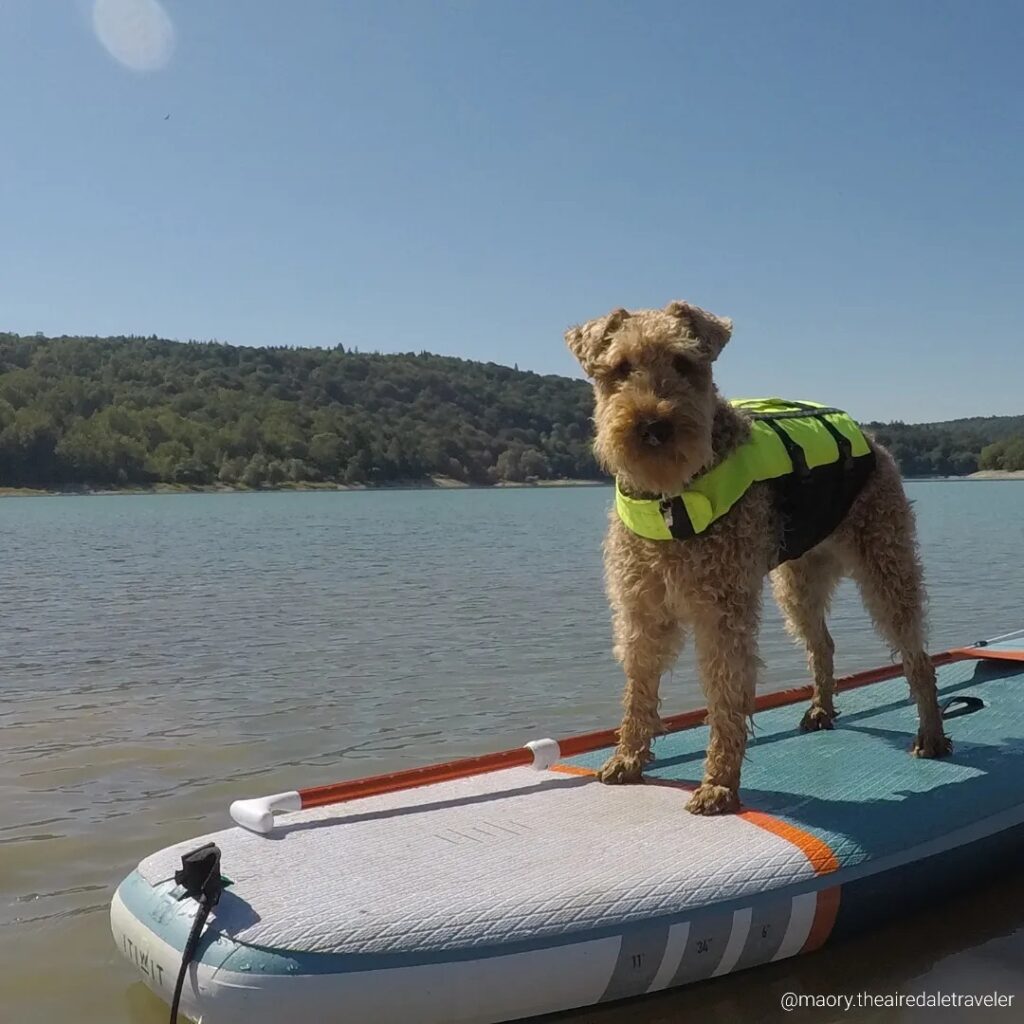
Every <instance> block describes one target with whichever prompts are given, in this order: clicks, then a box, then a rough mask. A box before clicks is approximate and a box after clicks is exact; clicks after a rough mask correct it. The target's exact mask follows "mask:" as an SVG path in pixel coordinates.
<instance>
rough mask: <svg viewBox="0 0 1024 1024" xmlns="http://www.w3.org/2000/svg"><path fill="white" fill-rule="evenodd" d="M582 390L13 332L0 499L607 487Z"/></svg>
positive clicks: (6, 338) (487, 371) (538, 381)
mask: <svg viewBox="0 0 1024 1024" xmlns="http://www.w3.org/2000/svg"><path fill="white" fill-rule="evenodd" d="M590 415H591V398H590V393H589V389H588V388H587V387H586V386H585V385H584V384H583V382H582V381H577V380H571V379H569V378H565V377H557V376H541V375H539V374H535V373H525V372H519V371H518V370H513V369H510V368H508V367H505V366H498V365H496V364H494V363H479V362H472V361H469V360H463V359H454V358H448V357H444V356H436V355H431V354H429V353H426V352H421V353H418V354H413V353H408V354H403V355H375V354H365V353H360V352H357V351H346V350H345V349H344V348H343V347H342V346H338V347H336V348H334V349H309V348H288V347H272V348H248V347H242V346H233V345H224V344H218V343H205V342H204V343H196V342H187V343H180V342H172V341H163V340H160V339H158V338H155V337H150V338H139V337H121V338H79V337H61V338H40V337H34V338H27V337H20V336H18V335H13V334H0V485H4V486H9V487H47V488H53V487H62V486H85V485H88V486H110V487H128V486H140V485H148V484H153V483H174V484H185V485H211V484H217V483H220V484H226V485H232V486H234V485H242V486H246V487H254V488H255V487H275V486H281V485H286V484H288V483H294V484H302V483H314V482H324V483H341V484H367V485H373V484H386V483H394V482H400V481H422V480H425V479H427V478H429V477H436V476H444V477H450V478H453V479H455V480H459V481H463V482H465V483H472V484H490V483H497V482H499V481H526V480H530V479H541V480H546V479H559V478H580V479H600V478H601V472H600V470H599V469H598V467H597V464H596V463H595V461H594V458H593V455H592V454H591V450H590V421H589V420H590Z"/></svg>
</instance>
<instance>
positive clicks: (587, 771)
mask: <svg viewBox="0 0 1024 1024" xmlns="http://www.w3.org/2000/svg"><path fill="white" fill-rule="evenodd" d="M548 770H549V771H552V772H561V773H562V774H563V775H591V776H593V775H596V774H597V772H595V771H594V769H593V768H580V767H578V766H577V765H574V764H553V765H552V766H551V767H550V768H549V769H548Z"/></svg>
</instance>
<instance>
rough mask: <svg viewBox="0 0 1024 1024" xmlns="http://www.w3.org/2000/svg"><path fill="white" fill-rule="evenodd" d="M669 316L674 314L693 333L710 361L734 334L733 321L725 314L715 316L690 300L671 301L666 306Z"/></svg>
mask: <svg viewBox="0 0 1024 1024" xmlns="http://www.w3.org/2000/svg"><path fill="white" fill-rule="evenodd" d="M665 312H666V313H668V314H669V316H674V317H675V318H676V319H677V320H679V321H680V322H681V323H682V324H683V325H684V326H685V327H686V328H687V330H688V331H689V332H690V334H692V335H693V336H694V337H695V338H696V339H697V341H698V342H700V346H701V348H702V349H703V350H704V353H705V355H706V356H707V357H708V360H709V361H710V362H714V361H715V360H716V359H717V358H718V355H719V353H720V352H721V351H722V349H723V348H725V343H726V342H727V341H728V340H729V338H730V337H731V336H732V321H731V320H730V319H729V318H728V317H725V316H715V314H714V313H709V312H708V311H707V310H705V309H701V308H700V307H699V306H691V305H690V303H689V302H670V303H669V304H668V305H667V306H666V307H665Z"/></svg>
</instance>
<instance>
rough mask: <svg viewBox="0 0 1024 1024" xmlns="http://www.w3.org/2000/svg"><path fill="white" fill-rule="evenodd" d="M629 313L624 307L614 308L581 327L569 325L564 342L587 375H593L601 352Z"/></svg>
mask: <svg viewBox="0 0 1024 1024" xmlns="http://www.w3.org/2000/svg"><path fill="white" fill-rule="evenodd" d="M629 316H630V313H629V311H628V310H625V309H614V310H612V311H611V312H610V313H609V314H608V315H607V316H599V317H598V318H597V319H596V320H588V321H587V322H586V323H585V324H583V325H582V326H581V327H570V328H569V330H567V331H566V332H565V343H566V344H567V345H568V346H569V351H570V352H571V353H572V354H573V355H574V356H575V357H576V358H577V359H578V360H579V363H580V366H582V367H583V372H584V373H585V374H586V375H587V376H588V377H593V376H594V368H595V366H596V365H597V361H598V359H600V357H601V353H602V352H604V350H605V349H606V348H607V347H608V343H609V342H610V341H611V340H612V335H613V334H614V333H615V332H616V331H617V330H618V329H619V328H620V327H621V326H622V324H623V323H624V322H625V321H626V320H628V319H629Z"/></svg>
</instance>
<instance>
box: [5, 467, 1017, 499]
mask: <svg viewBox="0 0 1024 1024" xmlns="http://www.w3.org/2000/svg"><path fill="white" fill-rule="evenodd" d="M904 479H905V480H913V481H914V482H918V483H927V482H929V481H934V482H946V481H951V480H956V481H959V480H1024V469H1015V470H1004V469H982V470H979V471H978V472H977V473H968V474H966V475H965V476H908V477H904ZM611 483H612V482H611V480H529V481H523V482H519V481H511V480H502V481H500V482H499V483H496V484H467V483H465V482H464V481H462V480H455V479H453V478H452V477H445V476H436V477H432V478H431V479H429V480H396V481H394V482H393V483H384V484H328V483H311V482H309V483H301V484H291V483H287V484H280V485H278V486H276V487H243V486H241V485H230V484H206V485H202V486H199V485H191V484H153V485H152V486H149V487H116V488H111V487H107V488H104V487H88V486H82V487H77V488H74V487H60V488H57V487H54V488H46V487H41V488H34V487H0V498H42V497H77V498H80V497H85V496H100V497H110V496H111V495H118V494H273V493H278V492H281V491H436V490H478V491H493V490H503V489H506V488H527V487H610V486H611Z"/></svg>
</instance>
